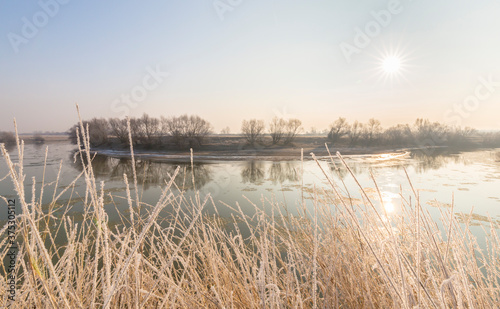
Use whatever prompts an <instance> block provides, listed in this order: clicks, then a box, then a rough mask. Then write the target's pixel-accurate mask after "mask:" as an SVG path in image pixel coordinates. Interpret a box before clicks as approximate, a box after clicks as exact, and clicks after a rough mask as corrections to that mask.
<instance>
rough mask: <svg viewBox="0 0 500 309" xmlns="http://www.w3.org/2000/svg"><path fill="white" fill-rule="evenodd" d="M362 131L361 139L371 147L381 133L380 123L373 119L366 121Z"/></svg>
mask: <svg viewBox="0 0 500 309" xmlns="http://www.w3.org/2000/svg"><path fill="white" fill-rule="evenodd" d="M363 129H364V130H363V134H362V135H363V139H364V140H365V141H366V142H367V143H368V145H371V144H372V143H373V141H374V140H376V139H378V138H379V137H380V133H382V126H381V124H380V121H379V120H377V119H375V118H371V119H370V120H368V123H367V124H366V125H365V126H364V128H363Z"/></svg>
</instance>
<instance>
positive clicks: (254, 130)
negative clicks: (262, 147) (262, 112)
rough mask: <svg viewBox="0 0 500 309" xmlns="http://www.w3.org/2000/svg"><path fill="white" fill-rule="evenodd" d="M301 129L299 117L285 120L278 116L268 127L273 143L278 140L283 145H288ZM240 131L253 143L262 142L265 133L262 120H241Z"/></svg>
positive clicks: (276, 142)
mask: <svg viewBox="0 0 500 309" xmlns="http://www.w3.org/2000/svg"><path fill="white" fill-rule="evenodd" d="M301 131H302V122H301V121H300V120H299V119H288V120H285V119H283V118H278V117H274V118H273V120H272V121H271V123H270V124H269V129H268V132H269V135H270V136H271V139H272V144H273V145H277V144H279V143H280V142H282V143H283V144H284V145H289V144H291V143H292V142H293V141H294V139H295V137H296V136H297V134H299V133H300V132H301ZM241 132H242V133H243V136H244V137H245V139H246V141H247V142H248V144H250V145H255V144H257V143H261V142H262V137H263V136H264V134H265V133H266V126H265V124H264V121H263V120H257V119H251V120H243V122H242V124H241Z"/></svg>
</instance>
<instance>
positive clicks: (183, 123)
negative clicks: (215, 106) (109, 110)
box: [68, 114, 212, 148]
mask: <svg viewBox="0 0 500 309" xmlns="http://www.w3.org/2000/svg"><path fill="white" fill-rule="evenodd" d="M82 123H83V127H84V128H85V131H86V132H88V135H89V137H90V143H91V146H92V147H98V146H103V145H106V144H109V143H111V142H112V141H111V138H112V137H114V138H116V139H117V140H118V141H119V142H120V143H121V144H124V145H128V143H129V130H128V125H127V119H119V118H110V119H105V118H93V119H91V120H89V121H83V122H82ZM211 128H212V126H211V124H210V123H209V122H208V121H206V120H204V119H202V118H201V117H199V116H188V115H182V116H176V117H168V118H166V117H163V116H162V117H160V118H155V117H151V116H149V115H148V114H143V115H142V117H139V118H135V117H133V118H130V135H131V137H132V141H133V142H134V144H135V145H137V146H143V147H146V148H151V147H158V146H169V145H173V146H175V147H177V148H197V147H199V146H201V145H202V144H203V142H204V140H205V138H206V137H207V136H208V135H209V134H210V133H211V132H212V129H211ZM80 131H81V130H80V124H79V123H77V124H75V125H73V126H72V127H71V128H70V129H69V130H68V134H69V136H70V139H71V141H72V142H73V143H74V144H76V143H77V140H78V137H79V138H80V140H83V139H82V134H81V132H80ZM77 132H78V133H79V134H77ZM78 135H79V136H78Z"/></svg>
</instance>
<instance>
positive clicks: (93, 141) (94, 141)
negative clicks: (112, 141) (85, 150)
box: [68, 118, 109, 147]
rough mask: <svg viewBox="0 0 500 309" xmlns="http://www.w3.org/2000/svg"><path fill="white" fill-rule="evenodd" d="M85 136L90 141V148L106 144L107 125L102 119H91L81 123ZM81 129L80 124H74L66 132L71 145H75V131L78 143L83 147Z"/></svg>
mask: <svg viewBox="0 0 500 309" xmlns="http://www.w3.org/2000/svg"><path fill="white" fill-rule="evenodd" d="M82 124H83V130H85V135H86V136H87V137H88V138H89V139H90V146H91V147H98V146H102V145H104V144H106V143H108V132H109V124H108V121H107V120H106V119H104V118H92V120H90V121H82ZM81 130H82V128H81V127H80V124H79V123H78V124H75V125H74V126H72V127H71V128H70V129H69V130H68V134H69V138H70V140H71V142H72V143H73V144H77V139H78V138H77V133H76V132H77V131H78V132H79V135H80V142H81V143H82V146H84V145H83V144H84V140H83V135H82V132H81ZM87 133H88V135H87Z"/></svg>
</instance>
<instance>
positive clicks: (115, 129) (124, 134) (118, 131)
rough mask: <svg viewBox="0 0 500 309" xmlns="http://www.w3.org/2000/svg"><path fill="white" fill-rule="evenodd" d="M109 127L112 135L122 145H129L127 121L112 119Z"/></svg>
mask: <svg viewBox="0 0 500 309" xmlns="http://www.w3.org/2000/svg"><path fill="white" fill-rule="evenodd" d="M109 127H110V130H111V134H113V135H114V136H115V137H116V138H118V140H119V141H120V143H123V144H128V129H127V119H119V118H111V119H109Z"/></svg>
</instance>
